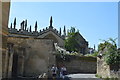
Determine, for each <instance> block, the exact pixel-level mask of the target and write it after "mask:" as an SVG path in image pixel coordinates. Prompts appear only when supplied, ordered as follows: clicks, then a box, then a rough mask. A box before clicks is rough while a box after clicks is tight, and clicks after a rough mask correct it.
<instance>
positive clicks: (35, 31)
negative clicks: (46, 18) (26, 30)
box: [35, 21, 37, 32]
mask: <svg viewBox="0 0 120 80" xmlns="http://www.w3.org/2000/svg"><path fill="white" fill-rule="evenodd" d="M35 32H37V21H36V23H35Z"/></svg>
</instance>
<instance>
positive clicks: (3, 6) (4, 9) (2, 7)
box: [0, 0, 10, 79]
mask: <svg viewBox="0 0 120 80" xmlns="http://www.w3.org/2000/svg"><path fill="white" fill-rule="evenodd" d="M9 12H10V1H9V0H8V2H2V1H1V0H0V79H1V78H4V77H6V76H7V75H6V70H5V69H6V61H5V60H6V58H7V49H6V47H7V45H6V44H7V37H6V36H7V34H8V20H9Z"/></svg>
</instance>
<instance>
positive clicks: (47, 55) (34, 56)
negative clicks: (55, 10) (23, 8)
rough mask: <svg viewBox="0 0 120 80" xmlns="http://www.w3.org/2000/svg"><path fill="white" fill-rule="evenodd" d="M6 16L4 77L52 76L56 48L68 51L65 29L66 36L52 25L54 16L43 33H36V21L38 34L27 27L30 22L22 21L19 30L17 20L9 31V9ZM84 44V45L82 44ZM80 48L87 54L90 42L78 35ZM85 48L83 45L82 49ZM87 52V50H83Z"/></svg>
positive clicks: (4, 28) (3, 52) (4, 26)
mask: <svg viewBox="0 0 120 80" xmlns="http://www.w3.org/2000/svg"><path fill="white" fill-rule="evenodd" d="M7 6H8V8H9V6H10V5H9V3H8V4H7ZM6 10H7V12H5V11H3V12H5V13H7V14H6V15H5V16H7V17H6V18H4V19H5V21H4V20H3V21H4V22H6V23H5V25H4V24H2V28H3V31H4V32H2V33H5V35H3V38H2V39H3V43H4V44H3V46H2V47H4V49H5V51H4V50H3V51H2V77H3V78H11V77H20V76H22V77H36V76H38V75H40V74H43V73H47V74H49V73H50V68H51V66H52V65H53V64H56V62H55V61H56V59H55V55H54V54H55V53H56V49H55V45H54V43H57V45H58V46H59V47H61V48H62V49H65V47H64V39H65V37H66V29H65V26H64V30H63V35H62V34H61V28H60V31H58V30H57V29H55V28H54V27H53V25H52V22H53V20H52V16H51V18H50V25H49V26H48V27H46V28H45V29H43V30H40V31H38V30H37V27H38V26H37V21H36V23H35V30H34V31H32V30H31V26H30V27H28V25H27V20H23V21H22V22H21V24H20V29H19V30H18V29H16V18H15V19H14V22H13V23H11V26H10V28H7V26H6V25H8V18H9V16H8V15H9V9H6ZM81 41H82V42H81ZM78 44H79V46H80V51H81V52H82V53H87V48H88V42H86V41H85V39H84V38H83V37H82V36H81V35H80V34H79V35H78ZM81 44H82V45H81ZM83 48H84V49H83Z"/></svg>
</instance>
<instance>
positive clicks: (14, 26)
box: [14, 18, 16, 29]
mask: <svg viewBox="0 0 120 80" xmlns="http://www.w3.org/2000/svg"><path fill="white" fill-rule="evenodd" d="M15 27H16V18H15V19H14V29H15Z"/></svg>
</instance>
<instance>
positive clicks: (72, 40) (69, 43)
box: [65, 27, 79, 52]
mask: <svg viewBox="0 0 120 80" xmlns="http://www.w3.org/2000/svg"><path fill="white" fill-rule="evenodd" d="M78 34H79V32H78V31H76V30H75V28H74V27H71V29H70V31H69V32H68V35H67V36H68V37H67V39H65V48H66V50H68V51H70V52H72V51H76V52H78V51H79V44H78V43H77V41H76V38H77V37H76V36H77V35H78Z"/></svg>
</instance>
